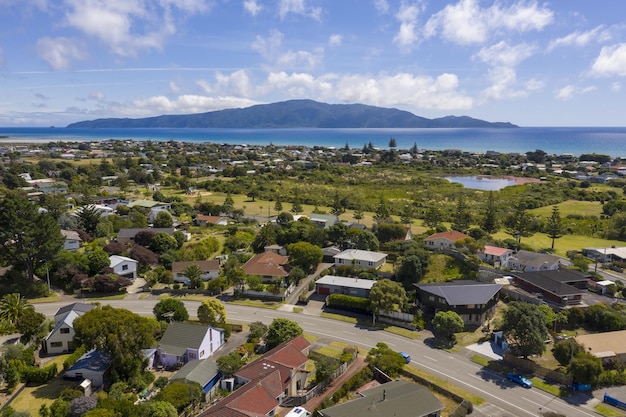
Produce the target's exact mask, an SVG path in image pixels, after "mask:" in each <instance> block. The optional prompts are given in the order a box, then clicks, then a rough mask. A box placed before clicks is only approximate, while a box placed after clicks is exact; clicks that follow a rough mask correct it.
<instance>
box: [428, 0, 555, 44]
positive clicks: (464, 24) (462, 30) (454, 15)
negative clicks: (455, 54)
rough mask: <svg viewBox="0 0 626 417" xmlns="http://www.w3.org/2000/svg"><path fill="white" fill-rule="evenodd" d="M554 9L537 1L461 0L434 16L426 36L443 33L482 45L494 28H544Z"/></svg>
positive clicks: (520, 30) (507, 29)
mask: <svg viewBox="0 0 626 417" xmlns="http://www.w3.org/2000/svg"><path fill="white" fill-rule="evenodd" d="M553 18H554V15H553V12H552V11H551V10H550V9H548V8H547V7H545V6H539V5H538V4H537V2H536V1H533V2H526V1H519V2H517V3H514V4H512V5H510V6H508V7H506V6H504V5H502V4H501V3H499V2H496V3H494V4H493V5H492V6H490V7H485V8H483V7H481V6H480V4H479V1H478V0H460V1H459V2H458V3H456V4H449V5H447V6H446V7H444V8H443V9H442V10H441V11H440V12H438V13H436V14H434V15H433V16H431V18H430V19H429V20H428V22H427V23H426V25H425V27H424V35H425V36H426V37H432V36H435V35H437V34H441V36H442V37H443V38H444V39H447V40H448V41H450V42H454V43H457V44H461V45H468V44H480V43H484V42H486V41H487V40H488V39H489V36H490V34H491V33H492V32H493V31H498V30H505V31H509V32H528V31H532V30H537V31H539V30H542V29H543V28H544V27H546V26H547V25H549V24H550V23H552V21H553Z"/></svg>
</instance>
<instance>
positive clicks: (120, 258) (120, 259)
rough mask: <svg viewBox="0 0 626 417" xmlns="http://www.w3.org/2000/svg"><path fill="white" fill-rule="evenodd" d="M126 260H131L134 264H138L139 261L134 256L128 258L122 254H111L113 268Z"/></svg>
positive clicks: (110, 261) (110, 263)
mask: <svg viewBox="0 0 626 417" xmlns="http://www.w3.org/2000/svg"><path fill="white" fill-rule="evenodd" d="M124 262H131V263H134V264H137V263H139V262H137V261H136V260H134V259H132V258H127V257H126V256H120V255H111V256H109V266H110V267H111V268H113V267H116V266H117V265H119V264H121V263H124Z"/></svg>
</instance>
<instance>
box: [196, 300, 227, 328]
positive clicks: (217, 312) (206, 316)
mask: <svg viewBox="0 0 626 417" xmlns="http://www.w3.org/2000/svg"><path fill="white" fill-rule="evenodd" d="M198 320H200V323H204V324H208V325H209V326H213V327H216V326H217V327H220V325H223V324H224V323H226V308H225V307H224V304H222V303H221V302H220V301H219V300H218V299H216V298H207V299H206V300H204V301H203V302H202V304H200V306H199V307H198Z"/></svg>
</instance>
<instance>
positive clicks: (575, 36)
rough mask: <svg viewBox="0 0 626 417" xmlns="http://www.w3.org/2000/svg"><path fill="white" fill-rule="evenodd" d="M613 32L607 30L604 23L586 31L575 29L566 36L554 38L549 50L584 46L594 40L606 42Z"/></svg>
mask: <svg viewBox="0 0 626 417" xmlns="http://www.w3.org/2000/svg"><path fill="white" fill-rule="evenodd" d="M611 37H612V36H611V33H610V31H609V30H606V29H605V28H604V26H603V25H600V26H596V27H595V28H593V29H591V30H587V31H584V32H580V31H578V30H577V31H574V32H572V33H570V34H568V35H566V36H563V37H560V38H557V39H554V40H553V41H551V42H550V44H549V45H548V51H551V50H553V49H554V48H558V47H561V46H577V47H582V46H586V45H589V44H590V43H592V42H606V41H608V40H610V39H611Z"/></svg>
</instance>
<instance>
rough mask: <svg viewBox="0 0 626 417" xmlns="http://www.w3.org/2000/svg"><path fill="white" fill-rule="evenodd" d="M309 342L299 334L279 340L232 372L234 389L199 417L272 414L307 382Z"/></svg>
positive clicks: (247, 416)
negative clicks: (285, 339)
mask: <svg viewBox="0 0 626 417" xmlns="http://www.w3.org/2000/svg"><path fill="white" fill-rule="evenodd" d="M310 346H311V345H310V343H309V342H308V341H307V340H306V339H305V338H304V337H302V336H298V337H295V338H293V339H291V340H288V341H286V342H283V343H281V344H280V345H278V346H276V347H275V348H274V349H272V350H270V351H269V352H267V353H265V354H264V355H263V356H261V357H260V358H258V359H257V360H255V361H254V362H252V363H249V364H248V365H246V366H244V367H243V368H241V369H240V370H239V371H237V372H236V373H235V381H236V383H237V384H238V385H241V384H242V385H241V386H240V387H239V388H238V389H237V390H236V391H234V392H233V393H231V394H230V395H228V396H227V397H225V398H224V399H222V400H221V401H219V402H218V403H217V404H215V405H213V406H212V407H210V408H209V409H207V410H205V411H203V412H202V413H200V414H199V415H198V417H215V416H219V417H249V416H275V415H276V411H277V408H278V407H279V406H280V405H281V404H282V402H283V401H284V400H285V399H286V398H287V397H289V396H293V395H295V394H297V393H298V390H300V389H302V388H304V387H305V386H306V380H307V376H308V371H306V369H305V365H306V363H307V361H308V354H309V349H310Z"/></svg>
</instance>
